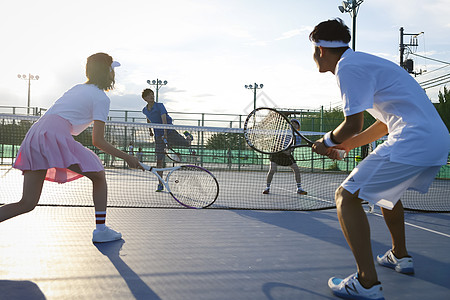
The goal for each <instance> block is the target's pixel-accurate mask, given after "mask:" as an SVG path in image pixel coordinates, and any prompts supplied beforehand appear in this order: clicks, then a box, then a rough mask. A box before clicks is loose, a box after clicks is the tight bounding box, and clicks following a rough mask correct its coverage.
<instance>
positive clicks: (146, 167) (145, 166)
mask: <svg viewBox="0 0 450 300" xmlns="http://www.w3.org/2000/svg"><path fill="white" fill-rule="evenodd" d="M139 164H140V165H141V167H142V168H143V169H144V170H147V171H151V169H152V167H150V166H147V165H146V164H144V163H141V162H140V163H139Z"/></svg>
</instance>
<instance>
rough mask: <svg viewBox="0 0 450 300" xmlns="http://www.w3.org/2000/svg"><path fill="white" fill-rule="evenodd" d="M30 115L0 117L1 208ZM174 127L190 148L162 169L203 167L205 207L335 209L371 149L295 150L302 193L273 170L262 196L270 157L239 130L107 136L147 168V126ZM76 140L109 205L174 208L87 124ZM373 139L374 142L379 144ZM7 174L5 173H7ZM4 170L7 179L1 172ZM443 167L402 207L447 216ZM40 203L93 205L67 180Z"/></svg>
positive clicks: (116, 127)
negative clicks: (103, 182) (101, 175)
mask: <svg viewBox="0 0 450 300" xmlns="http://www.w3.org/2000/svg"><path fill="white" fill-rule="evenodd" d="M37 119H38V117H34V116H18V115H8V114H4V115H0V120H1V121H0V151H1V152H0V165H1V166H0V172H1V173H0V176H2V175H1V174H3V176H2V177H1V178H0V203H10V202H16V201H18V200H19V199H20V198H21V195H22V184H23V176H22V175H21V172H20V171H19V170H15V169H12V170H11V171H9V172H7V171H8V170H9V168H10V166H11V164H12V163H13V161H14V158H15V156H16V154H17V151H18V149H19V147H20V144H21V142H22V140H23V138H24V136H25V134H26V132H27V131H28V129H29V128H30V127H31V125H32V124H33V123H34V122H35V121H36V120H37ZM150 128H151V129H152V130H154V129H173V130H176V131H177V132H178V133H180V134H181V135H183V133H184V132H186V131H187V132H189V133H190V134H191V135H192V137H193V141H192V143H191V146H190V147H177V146H176V145H172V147H173V148H174V149H175V150H176V151H177V152H179V153H180V154H181V157H182V162H181V163H174V162H172V161H170V160H169V159H168V158H165V164H166V167H171V166H174V165H179V164H193V165H199V166H202V167H204V168H206V169H208V170H210V171H211V172H212V173H213V174H214V176H216V178H217V180H218V182H219V186H220V191H219V197H218V199H217V201H216V202H215V203H214V204H213V205H212V206H211V207H210V208H228V209H264V210H317V209H326V208H333V207H335V204H334V192H335V190H336V189H337V187H338V186H339V184H340V183H341V182H342V181H343V180H344V179H345V178H346V177H347V175H348V173H349V172H351V170H352V169H353V168H354V167H355V166H356V165H357V164H358V163H359V162H360V160H361V159H363V158H364V157H365V155H367V153H369V152H370V148H372V147H371V146H369V147H362V148H357V149H354V150H352V151H351V152H350V153H349V155H348V157H347V158H345V159H344V160H342V161H333V160H330V159H328V158H325V157H323V156H320V155H317V154H314V153H312V151H311V149H310V148H309V147H302V148H297V149H296V150H295V151H294V152H293V155H294V158H295V159H296V161H297V164H298V166H299V169H300V174H301V182H302V187H303V189H305V190H306V191H307V192H308V194H307V195H299V194H297V193H296V190H297V185H296V181H295V177H294V173H293V172H292V169H291V168H289V167H281V166H279V167H278V170H277V172H276V173H275V175H274V177H273V180H272V183H271V188H270V193H269V194H267V195H263V194H262V191H263V190H264V188H265V187H266V177H267V173H268V170H269V165H270V161H269V155H265V154H261V153H258V152H256V151H254V150H252V149H251V148H249V147H248V146H247V144H246V142H245V138H244V135H243V129H241V128H219V127H199V126H182V125H161V124H146V123H129V122H107V123H106V129H105V136H106V139H107V140H108V141H109V142H110V143H112V144H113V145H114V146H116V147H117V148H119V149H121V150H123V151H125V152H133V155H136V156H138V158H139V159H140V160H141V161H142V162H143V163H146V164H148V165H152V166H156V157H155V141H154V137H151V136H150V134H149V129H150ZM302 133H303V134H304V135H306V136H307V137H308V138H309V139H311V140H315V139H317V138H319V137H320V136H322V134H323V133H319V132H302ZM75 139H76V140H77V141H79V142H80V143H82V144H83V145H85V146H86V147H88V148H90V149H91V150H93V151H94V152H96V153H97V155H98V156H99V157H100V159H101V160H102V162H103V164H104V166H105V172H106V177H107V181H108V206H110V207H152V208H181V207H182V206H181V205H180V204H178V202H176V201H175V200H173V199H172V197H171V196H170V195H169V194H168V193H167V192H162V193H157V192H155V190H156V188H157V185H158V180H157V178H156V176H154V175H153V174H151V173H149V172H143V171H142V170H136V169H129V168H128V167H127V165H126V163H125V162H124V161H123V160H121V159H115V158H114V157H112V156H110V155H109V154H106V153H103V152H101V151H99V150H98V149H97V148H95V147H94V146H93V145H92V127H91V128H88V129H87V130H85V131H84V132H83V133H82V134H80V135H79V136H76V137H75ZM382 142H383V141H378V142H377V143H382ZM6 172H7V173H6ZM5 173H6V174H5ZM449 179H450V166H449V165H446V166H443V167H442V168H441V172H440V173H439V174H438V176H437V179H436V180H435V181H434V182H433V184H432V186H431V188H430V190H429V192H428V193H427V194H419V193H417V192H414V191H408V192H407V193H406V194H405V195H404V197H403V198H402V202H403V205H404V206H405V208H407V209H412V210H421V211H447V212H448V211H450V201H449V197H448V195H449V194H450V180H449ZM39 204H40V205H58V206H59V205H62V206H93V202H92V184H91V182H90V181H89V180H88V179H87V178H84V177H83V178H80V179H78V180H75V181H73V182H68V183H65V184H57V183H52V182H46V183H45V184H44V188H43V192H42V197H41V200H40V202H39Z"/></svg>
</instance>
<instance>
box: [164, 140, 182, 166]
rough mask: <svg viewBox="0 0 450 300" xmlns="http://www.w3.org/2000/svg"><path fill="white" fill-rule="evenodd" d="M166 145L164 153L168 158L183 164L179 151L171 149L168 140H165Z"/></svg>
mask: <svg viewBox="0 0 450 300" xmlns="http://www.w3.org/2000/svg"><path fill="white" fill-rule="evenodd" d="M163 141H164V144H165V145H166V146H165V147H164V153H165V154H166V156H167V157H168V158H169V159H170V160H171V161H174V162H181V154H180V153H178V152H177V151H175V150H173V148H172V147H170V145H169V143H168V142H167V140H166V139H163Z"/></svg>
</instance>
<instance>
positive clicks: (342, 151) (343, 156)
mask: <svg viewBox="0 0 450 300" xmlns="http://www.w3.org/2000/svg"><path fill="white" fill-rule="evenodd" d="M334 150H335V151H336V152H337V153H338V154H339V158H340V159H344V158H346V157H347V152H345V150H343V149H334Z"/></svg>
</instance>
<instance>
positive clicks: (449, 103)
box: [436, 86, 450, 130]
mask: <svg viewBox="0 0 450 300" xmlns="http://www.w3.org/2000/svg"><path fill="white" fill-rule="evenodd" d="M438 98H439V105H437V107H436V109H437V111H438V113H439V115H440V116H441V118H442V121H444V124H445V126H447V129H448V130H450V89H447V87H446V86H444V93H442V91H439V94H438Z"/></svg>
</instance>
